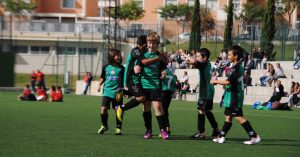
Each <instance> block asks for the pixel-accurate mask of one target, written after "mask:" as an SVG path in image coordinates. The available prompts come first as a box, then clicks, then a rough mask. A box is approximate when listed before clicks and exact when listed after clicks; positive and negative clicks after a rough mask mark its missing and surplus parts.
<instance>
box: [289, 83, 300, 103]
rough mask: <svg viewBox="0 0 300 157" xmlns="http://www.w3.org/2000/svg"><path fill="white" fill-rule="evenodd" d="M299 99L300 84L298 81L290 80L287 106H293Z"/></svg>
mask: <svg viewBox="0 0 300 157" xmlns="http://www.w3.org/2000/svg"><path fill="white" fill-rule="evenodd" d="M299 101H300V84H299V82H297V83H295V82H292V86H291V90H290V94H289V98H288V100H287V103H288V106H290V107H293V106H294V105H298V104H299Z"/></svg>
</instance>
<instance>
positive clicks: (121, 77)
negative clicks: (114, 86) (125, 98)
mask: <svg viewBox="0 0 300 157" xmlns="http://www.w3.org/2000/svg"><path fill="white" fill-rule="evenodd" d="M120 68H121V71H120V74H119V78H120V80H119V85H118V87H119V88H123V87H124V84H123V82H124V72H125V68H124V66H123V65H120Z"/></svg>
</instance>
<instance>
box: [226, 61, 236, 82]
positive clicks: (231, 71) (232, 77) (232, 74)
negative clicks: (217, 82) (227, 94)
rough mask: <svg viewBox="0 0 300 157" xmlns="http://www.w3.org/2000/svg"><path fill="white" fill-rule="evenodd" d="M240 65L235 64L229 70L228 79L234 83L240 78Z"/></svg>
mask: <svg viewBox="0 0 300 157" xmlns="http://www.w3.org/2000/svg"><path fill="white" fill-rule="evenodd" d="M238 67H239V66H238V65H234V66H233V67H231V68H230V69H229V71H228V77H227V81H229V82H230V83H233V82H235V81H237V80H238V79H239V78H238Z"/></svg>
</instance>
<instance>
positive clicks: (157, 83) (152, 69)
mask: <svg viewBox="0 0 300 157" xmlns="http://www.w3.org/2000/svg"><path fill="white" fill-rule="evenodd" d="M158 55H159V52H157V53H153V52H146V53H145V54H144V58H145V59H150V58H157V57H158ZM164 69H167V66H166V64H165V63H164V62H163V61H157V62H154V63H152V64H150V65H144V66H143V70H142V72H141V82H142V86H143V89H159V88H160V89H161V88H162V87H161V80H160V77H161V72H162V70H164Z"/></svg>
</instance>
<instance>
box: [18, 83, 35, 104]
mask: <svg viewBox="0 0 300 157" xmlns="http://www.w3.org/2000/svg"><path fill="white" fill-rule="evenodd" d="M18 99H19V100H21V101H36V98H35V96H34V95H33V94H32V93H31V90H30V89H29V85H28V84H27V85H25V86H24V88H23V93H22V94H20V95H19V96H18Z"/></svg>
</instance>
